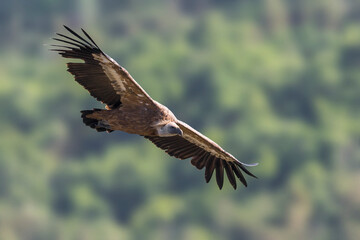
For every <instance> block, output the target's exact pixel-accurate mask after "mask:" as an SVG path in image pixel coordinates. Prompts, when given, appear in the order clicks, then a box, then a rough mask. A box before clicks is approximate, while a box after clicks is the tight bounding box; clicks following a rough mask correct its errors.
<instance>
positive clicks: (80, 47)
mask: <svg viewBox="0 0 360 240" xmlns="http://www.w3.org/2000/svg"><path fill="white" fill-rule="evenodd" d="M65 28H66V29H67V30H68V31H69V32H70V33H72V34H73V36H75V37H76V39H74V38H73V37H69V36H66V35H63V34H58V35H59V36H60V37H62V38H54V39H55V40H57V41H60V42H62V43H67V44H69V46H64V45H52V46H55V47H59V48H57V49H52V50H54V51H57V52H58V53H59V54H60V55H62V56H63V57H65V58H73V59H81V60H83V61H84V62H81V63H78V62H76V63H74V62H70V63H68V64H67V65H68V71H69V72H70V73H71V74H73V75H74V76H75V80H76V81H77V82H78V83H79V84H81V85H82V86H83V87H84V88H85V89H87V90H88V91H89V93H90V94H91V96H93V97H95V98H96V99H97V100H99V101H101V102H102V103H104V104H106V107H105V109H93V110H84V111H81V113H82V115H81V117H82V119H83V122H84V123H85V124H86V125H87V126H90V127H91V128H94V129H96V130H97V131H99V132H102V131H107V132H112V131H115V130H119V131H123V132H127V133H132V134H138V135H141V136H144V137H145V138H147V139H149V140H150V141H151V142H153V143H154V144H155V145H156V146H157V147H159V148H161V149H163V150H165V151H166V152H167V153H168V154H169V155H171V156H174V157H176V158H180V159H186V158H191V163H192V164H193V165H194V166H196V167H197V168H198V169H202V168H204V167H205V179H206V182H209V181H210V179H211V177H212V175H213V172H214V171H216V181H217V184H218V186H219V188H220V189H221V188H222V186H223V180H224V170H225V172H226V174H227V176H228V179H229V181H230V183H231V185H232V186H233V187H234V188H236V186H237V185H236V178H235V175H236V177H238V178H239V179H240V181H241V182H242V183H243V184H244V185H245V186H246V185H247V183H246V180H245V178H244V176H243V174H242V172H241V170H242V171H243V172H245V173H246V174H248V175H250V176H253V177H255V176H254V175H253V174H252V173H250V172H249V171H248V170H247V169H246V168H245V166H255V165H256V164H252V165H250V164H244V163H241V162H240V161H238V160H237V159H236V158H235V157H234V156H232V155H231V154H230V153H228V152H226V151H225V150H223V149H222V148H221V147H220V146H219V145H217V144H216V143H215V142H213V141H212V140H211V139H209V138H207V137H206V136H204V135H202V134H201V133H200V132H198V131H196V130H195V129H193V128H192V127H190V126H189V125H187V124H186V123H184V122H182V121H180V120H178V119H177V118H176V117H175V115H174V114H173V113H172V112H171V111H170V110H169V109H168V108H167V107H165V106H164V105H162V104H160V103H158V102H156V101H155V100H153V99H152V98H151V97H150V96H149V95H148V94H147V93H146V92H145V91H144V90H143V89H142V88H141V86H140V85H139V84H138V83H137V82H136V81H135V80H134V79H133V78H132V77H131V75H130V74H129V73H128V72H127V71H126V70H125V69H124V68H123V67H122V66H120V65H119V64H118V63H117V62H115V61H114V60H113V59H112V58H111V57H109V56H108V55H106V54H105V53H104V52H102V51H101V50H100V48H99V47H98V46H97V45H96V43H95V42H94V41H93V40H92V39H91V37H90V36H89V35H88V34H87V33H86V32H85V31H84V30H82V31H83V33H84V34H85V36H86V37H87V39H85V38H83V37H81V36H80V35H79V34H77V33H75V32H74V31H73V30H71V29H70V28H68V27H65Z"/></svg>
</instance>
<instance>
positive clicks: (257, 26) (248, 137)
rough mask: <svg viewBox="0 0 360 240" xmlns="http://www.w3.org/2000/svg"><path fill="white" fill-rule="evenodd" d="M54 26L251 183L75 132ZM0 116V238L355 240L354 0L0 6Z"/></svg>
mask: <svg viewBox="0 0 360 240" xmlns="http://www.w3.org/2000/svg"><path fill="white" fill-rule="evenodd" d="M63 24H66V25H68V26H69V27H71V28H73V29H75V30H79V29H80V27H83V28H84V29H86V30H87V31H88V32H89V33H90V35H91V36H92V37H93V38H94V40H95V41H96V42H97V43H98V45H99V46H100V47H101V48H102V49H103V50H104V51H105V52H106V53H108V54H109V55H110V56H112V57H113V58H114V59H116V60H117V61H118V62H119V63H120V64H121V65H123V66H124V67H125V68H127V70H128V71H129V72H130V73H131V74H132V75H133V77H134V78H135V79H136V80H137V81H138V83H139V84H140V85H142V86H143V88H144V89H145V90H146V91H147V92H148V93H149V94H150V95H151V96H152V97H153V98H154V99H156V100H158V101H159V102H161V103H163V104H165V105H166V106H168V107H169V108H170V109H171V110H172V111H173V112H174V113H175V114H176V115H177V117H178V118H179V119H181V120H184V121H186V122H187V123H189V124H190V125H192V126H193V127H194V128H196V129H198V130H199V131H201V132H203V133H204V134H206V135H207V136H208V137H210V138H212V139H213V140H214V141H216V142H218V143H219V144H220V145H221V146H223V147H224V149H226V150H227V151H229V152H231V153H232V154H233V155H234V156H236V157H237V158H238V159H239V160H240V161H243V162H247V163H253V162H259V163H260V164H259V166H257V167H255V168H251V170H252V172H253V173H254V174H255V175H257V176H258V177H259V179H251V178H247V179H248V182H249V186H248V188H244V187H240V189H238V190H236V191H234V190H233V189H232V188H231V186H230V184H229V183H228V182H226V184H225V186H224V189H223V190H221V191H220V190H219V189H218V188H217V185H216V183H215V181H214V179H213V180H212V181H211V182H210V183H209V184H206V183H205V180H204V172H203V171H199V170H197V169H196V168H195V167H193V166H192V165H191V164H190V163H189V160H184V161H180V160H177V159H175V158H171V157H169V156H167V155H166V154H165V153H164V152H163V151H161V150H160V149H158V148H156V147H155V146H154V145H153V144H152V143H150V142H149V141H147V140H145V139H143V138H142V137H138V136H133V135H129V134H125V133H121V132H114V133H111V134H106V133H97V132H96V131H94V130H93V129H90V128H89V127H86V126H85V125H84V124H83V123H82V121H81V118H80V110H84V109H91V108H93V107H102V106H101V104H99V103H97V102H96V101H95V100H94V99H92V98H91V97H90V95H89V94H88V92H87V91H85V90H84V89H82V87H81V86H80V85H79V84H77V83H76V82H75V81H74V80H73V77H72V76H71V75H70V74H69V73H68V72H66V66H65V63H66V62H67V61H66V60H65V59H62V58H61V57H60V56H59V55H57V54H55V53H53V52H50V51H48V49H49V46H45V45H44V44H51V43H54V41H52V40H50V38H51V37H54V33H55V32H60V33H66V31H65V29H63V27H62V25H63ZM0 105H1V107H0V109H1V115H0V121H1V124H0V131H1V138H0V239H10V240H17V239H34V240H42V239H86V240H87V239H89V240H90V239H160V240H161V239H199V240H201V239H327V240H328V239H360V227H359V226H360V148H359V146H360V123H359V119H360V2H359V1H351V0H326V1H325V0H318V1H311V0H305V1H300V0H298V1H295V0H288V1H285V0H252V1H250V0H242V1H231V0H225V1H216V0H199V1H192V0H176V1H175V0H172V1H167V0H151V1H140V0H133V1H131V0H122V1H110V0H104V1H97V0H87V1H85V0H76V1H70V0H64V1H60V0H59V1H57V0H30V1H29V0H14V1H7V0H5V1H1V2H0Z"/></svg>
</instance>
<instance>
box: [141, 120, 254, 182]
mask: <svg viewBox="0 0 360 240" xmlns="http://www.w3.org/2000/svg"><path fill="white" fill-rule="evenodd" d="M176 123H177V124H178V126H179V127H180V128H181V130H182V131H183V136H182V137H181V136H172V137H159V136H145V138H147V139H149V140H150V141H152V142H153V143H154V144H155V145H156V146H157V147H159V148H161V149H163V150H165V152H166V153H168V154H169V155H170V156H174V157H176V158H180V159H186V158H192V159H191V163H192V164H193V165H194V166H195V167H197V168H198V169H202V168H204V167H205V180H206V182H209V181H210V179H211V177H212V174H213V172H214V170H215V171H216V182H217V184H218V186H219V188H220V189H221V188H222V186H223V182H224V169H225V172H226V175H227V177H228V179H229V181H230V183H231V185H232V186H233V188H234V189H236V187H237V185H236V178H235V175H236V176H237V177H238V178H239V180H240V181H241V182H242V183H243V184H244V185H245V186H247V182H246V180H245V177H244V176H243V174H242V172H241V170H242V171H243V172H245V173H246V174H248V175H250V176H252V177H255V176H254V175H253V174H252V173H251V172H249V170H247V169H246V168H245V167H251V166H256V165H257V164H245V163H241V162H240V161H238V160H237V159H236V158H235V157H233V156H232V155H231V154H229V153H228V152H226V151H224V150H223V149H222V148H221V147H220V146H219V145H217V144H216V143H215V142H213V141H212V140H211V139H209V138H207V137H206V136H204V135H203V134H201V133H200V132H198V131H196V130H195V129H193V128H192V127H190V126H189V125H187V124H186V123H184V122H182V121H179V120H178V121H177V122H176ZM240 169H241V170H240ZM255 178H256V177H255Z"/></svg>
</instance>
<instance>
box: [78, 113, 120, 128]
mask: <svg viewBox="0 0 360 240" xmlns="http://www.w3.org/2000/svg"><path fill="white" fill-rule="evenodd" d="M98 111H103V110H102V109H97V108H94V109H93V110H83V111H81V118H82V119H83V122H84V123H85V125H86V126H89V127H91V128H94V129H95V130H96V131H98V132H105V131H107V132H108V133H110V132H112V131H114V130H111V128H110V126H109V125H108V124H106V123H104V122H103V121H101V120H97V119H93V118H88V117H87V115H89V114H92V113H94V112H98ZM105 111H106V110H105Z"/></svg>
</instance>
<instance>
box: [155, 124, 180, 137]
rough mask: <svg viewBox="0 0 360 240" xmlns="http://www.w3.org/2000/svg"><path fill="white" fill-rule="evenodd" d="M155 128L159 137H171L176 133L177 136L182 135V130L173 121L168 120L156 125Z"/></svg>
mask: <svg viewBox="0 0 360 240" xmlns="http://www.w3.org/2000/svg"><path fill="white" fill-rule="evenodd" d="M156 130H157V132H158V134H159V136H160V137H171V136H176V135H179V136H182V135H183V131H182V130H181V129H180V127H179V126H178V125H177V124H176V123H174V122H169V123H167V124H163V125H158V126H157V127H156Z"/></svg>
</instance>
